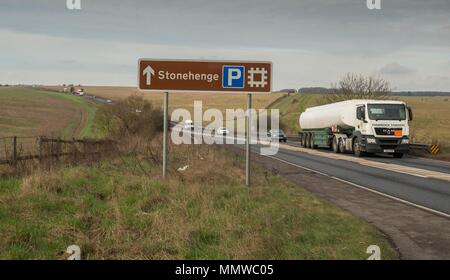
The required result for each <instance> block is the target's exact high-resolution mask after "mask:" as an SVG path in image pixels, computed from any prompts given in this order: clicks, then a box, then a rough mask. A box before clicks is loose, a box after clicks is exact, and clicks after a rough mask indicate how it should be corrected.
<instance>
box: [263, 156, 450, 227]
mask: <svg viewBox="0 0 450 280" xmlns="http://www.w3.org/2000/svg"><path fill="white" fill-rule="evenodd" d="M266 157H269V158H272V159H276V160H278V161H281V162H284V163H286V164H289V165H292V166H295V167H299V168H301V169H304V170H307V171H311V172H314V173H317V174H319V175H322V176H326V177H329V178H331V179H334V180H337V181H340V182H342V183H346V184H349V185H351V186H353V187H357V188H359V189H362V190H366V191H369V192H371V193H374V194H377V195H381V196H383V197H386V198H390V199H392V200H395V201H397V202H400V203H403V204H407V205H410V206H413V207H416V208H419V209H421V210H424V211H427V212H431V213H433V214H436V215H439V216H442V217H445V218H447V219H450V215H449V214H446V213H444V212H440V211H437V210H434V209H431V208H428V207H426V206H422V205H419V204H415V203H413V202H410V201H407V200H404V199H401V198H398V197H395V196H392V195H389V194H385V193H382V192H379V191H376V190H373V189H371V188H368V187H364V186H361V185H359V184H356V183H352V182H350V181H347V180H344V179H341V178H338V177H335V176H331V175H328V174H326V173H323V172H320V171H317V170H314V169H311V168H308V167H304V166H301V165H298V164H295V163H292V162H289V161H286V160H283V159H279V158H276V157H273V156H266Z"/></svg>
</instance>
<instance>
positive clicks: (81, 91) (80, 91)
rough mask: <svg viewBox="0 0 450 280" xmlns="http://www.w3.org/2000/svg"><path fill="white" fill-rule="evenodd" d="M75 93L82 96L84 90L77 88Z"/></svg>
mask: <svg viewBox="0 0 450 280" xmlns="http://www.w3.org/2000/svg"><path fill="white" fill-rule="evenodd" d="M75 94H76V95H79V96H83V95H84V90H83V89H77V90H75Z"/></svg>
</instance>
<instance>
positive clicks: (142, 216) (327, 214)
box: [0, 146, 397, 259]
mask: <svg viewBox="0 0 450 280" xmlns="http://www.w3.org/2000/svg"><path fill="white" fill-rule="evenodd" d="M157 161H159V159H157V158H156V159H153V160H146V158H145V157H144V156H142V155H135V154H132V153H130V154H128V155H125V156H123V157H121V158H116V159H115V160H108V161H104V162H101V163H98V164H96V165H94V166H78V167H69V168H65V169H59V170H53V171H46V172H44V171H42V172H37V173H35V174H33V175H31V176H28V177H25V178H22V179H0V202H1V203H0V259H64V258H66V257H67V256H66V255H65V254H64V251H65V249H66V248H67V247H68V246H69V245H72V244H76V245H78V246H80V247H81V250H82V258H83V259H366V258H367V257H368V255H367V254H366V248H367V247H368V246H369V245H372V244H376V245H378V246H380V247H381V252H382V257H383V259H393V258H397V254H396V252H395V250H394V249H393V248H392V247H391V246H390V244H389V243H388V241H387V240H386V239H385V237H384V236H383V235H382V234H381V233H379V232H378V231H377V230H376V229H375V228H373V227H372V226H371V225H369V224H367V223H366V222H364V221H362V220H360V219H358V218H356V217H354V216H351V215H350V214H348V213H347V212H344V211H343V210H341V209H339V208H337V207H335V206H333V205H331V204H330V203H328V202H326V201H323V200H322V199H319V198H317V197H316V196H314V195H312V194H311V193H308V192H306V191H305V190H303V189H301V188H299V187H297V186H294V185H293V184H291V183H289V182H287V181H285V180H283V179H282V178H280V177H278V176H276V175H274V174H271V173H270V172H267V171H265V170H262V169H259V168H257V167H255V168H254V170H253V172H254V173H253V174H254V181H253V184H254V186H253V187H251V188H247V187H245V186H244V185H243V181H244V173H243V162H242V159H241V158H240V157H237V156H235V155H231V154H229V153H227V152H226V151H224V150H222V149H220V148H213V147H198V146H178V147H171V149H170V166H171V170H170V179H169V180H167V181H164V180H162V179H161V177H160V175H159V174H160V168H159V165H158V164H156V163H155V162H157ZM185 166H188V167H187V169H186V171H183V172H181V171H177V169H178V168H179V167H185Z"/></svg>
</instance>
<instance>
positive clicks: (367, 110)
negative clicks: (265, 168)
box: [299, 99, 412, 158]
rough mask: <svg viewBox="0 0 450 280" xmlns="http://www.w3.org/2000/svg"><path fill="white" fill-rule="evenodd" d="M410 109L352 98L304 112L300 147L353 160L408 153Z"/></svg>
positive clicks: (301, 120)
mask: <svg viewBox="0 0 450 280" xmlns="http://www.w3.org/2000/svg"><path fill="white" fill-rule="evenodd" d="M409 121H412V110H411V108H409V107H407V106H406V104H405V103H404V102H402V101H392V100H367V99H361V100H359V99H355V100H348V101H342V102H337V103H332V104H328V105H323V106H317V107H312V108H308V109H306V111H305V112H304V113H302V114H301V115H300V119H299V123H300V127H301V128H302V130H301V131H300V132H299V136H300V139H301V143H302V146H303V147H307V148H316V147H320V146H322V147H328V148H330V147H331V149H332V150H333V151H334V152H335V153H345V152H352V153H354V154H355V156H357V157H361V156H363V155H365V154H375V153H383V154H390V155H392V156H394V157H395V158H401V157H403V155H404V154H406V153H408V151H409Z"/></svg>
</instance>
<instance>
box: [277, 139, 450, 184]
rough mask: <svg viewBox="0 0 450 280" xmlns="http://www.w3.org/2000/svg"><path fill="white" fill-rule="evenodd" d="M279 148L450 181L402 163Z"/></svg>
mask: <svg viewBox="0 0 450 280" xmlns="http://www.w3.org/2000/svg"><path fill="white" fill-rule="evenodd" d="M280 149H285V150H290V151H296V152H302V153H307V154H310V155H315V156H320V157H325V158H332V159H337V160H346V161H350V162H354V163H359V164H361V165H365V166H369V167H374V168H380V169H384V170H388V171H392V172H398V173H403V174H407V175H411V176H416V177H420V178H435V179H441V180H445V181H449V182H450V174H446V173H442V172H437V171H432V170H425V169H420V168H415V167H409V166H403V165H398V164H393V163H384V162H376V161H370V160H367V159H364V158H358V157H350V156H345V155H340V154H329V153H324V152H320V151H316V150H312V149H306V148H300V147H296V146H290V145H286V144H280Z"/></svg>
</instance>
